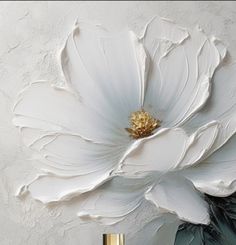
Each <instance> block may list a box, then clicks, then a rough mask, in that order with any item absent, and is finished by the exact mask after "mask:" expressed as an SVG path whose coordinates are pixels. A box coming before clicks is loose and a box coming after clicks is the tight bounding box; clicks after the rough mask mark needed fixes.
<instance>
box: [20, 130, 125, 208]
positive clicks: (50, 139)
mask: <svg viewBox="0 0 236 245" xmlns="http://www.w3.org/2000/svg"><path fill="white" fill-rule="evenodd" d="M31 133H32V130H31ZM31 148H32V149H33V150H35V151H36V153H35V154H34V157H33V159H34V160H37V163H38V167H39V168H40V169H41V170H43V172H44V173H43V174H40V175H39V176H38V177H36V178H35V179H34V180H33V181H31V182H30V183H27V184H24V185H23V186H21V187H20V192H19V193H18V195H19V194H22V193H23V192H25V191H29V192H30V193H31V195H32V196H33V197H34V198H35V199H37V200H40V201H41V202H43V203H49V202H55V201H60V200H65V199H69V198H71V197H73V196H75V195H79V194H81V193H83V192H87V191H90V190H92V189H94V188H95V187H97V186H98V185H101V183H103V182H105V181H107V180H108V179H110V178H111V175H112V171H113V170H114V169H116V168H117V166H118V163H119V161H120V159H121V158H122V155H123V154H124V152H125V150H126V147H125V146H109V145H102V144H95V143H92V142H87V141H85V140H83V139H81V138H80V137H78V136H75V135H65V134H58V135H50V136H45V137H41V138H38V140H37V141H34V142H33V143H32V144H31Z"/></svg>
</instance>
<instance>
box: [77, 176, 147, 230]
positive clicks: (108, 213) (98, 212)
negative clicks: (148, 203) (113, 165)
mask: <svg viewBox="0 0 236 245" xmlns="http://www.w3.org/2000/svg"><path fill="white" fill-rule="evenodd" d="M150 183H151V182H150V179H147V178H146V179H135V180H134V179H126V178H122V177H116V178H113V179H112V180H111V181H109V182H107V183H105V184H104V185H103V186H101V187H99V188H98V189H96V190H95V191H93V192H90V193H87V194H84V196H83V197H82V198H83V202H82V203H81V204H80V205H79V207H78V208H79V212H78V216H79V217H81V218H82V219H84V220H96V221H98V222H101V223H103V224H106V225H111V224H115V223H117V222H120V221H122V220H123V219H124V218H125V217H126V216H127V215H129V214H131V213H132V212H133V211H135V210H136V209H137V208H138V207H139V206H140V205H141V203H142V202H143V201H144V198H143V193H144V192H145V191H146V190H147V188H148V186H149V185H150Z"/></svg>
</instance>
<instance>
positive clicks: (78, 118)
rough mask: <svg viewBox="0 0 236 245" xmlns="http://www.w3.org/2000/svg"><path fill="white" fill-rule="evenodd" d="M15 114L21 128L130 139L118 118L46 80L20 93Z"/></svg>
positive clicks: (113, 141)
mask: <svg viewBox="0 0 236 245" xmlns="http://www.w3.org/2000/svg"><path fill="white" fill-rule="evenodd" d="M97 106H98V107H99V106H100V105H99V104H97ZM14 113H15V118H14V120H13V122H14V124H15V125H16V126H18V127H20V128H33V129H38V130H39V131H42V130H43V131H47V132H51V133H55V132H56V133H69V134H74V135H78V136H81V137H82V138H84V139H88V140H90V141H93V142H98V143H108V144H121V143H125V142H126V143H127V142H128V141H130V139H129V137H127V134H126V132H125V130H124V128H121V127H122V126H121V125H119V122H118V121H117V122H113V121H112V120H113V119H112V118H110V120H108V119H105V118H104V117H103V115H101V114H98V113H97V112H95V111H93V110H91V109H89V108H88V107H86V106H85V105H84V104H83V103H81V102H80V101H79V99H78V98H77V97H76V96H75V95H73V94H72V93H70V92H68V91H66V90H65V89H58V88H54V87H52V86H50V84H49V83H47V82H43V81H39V82H35V83H32V84H30V85H29V86H28V87H26V88H25V89H24V90H23V91H22V92H21V93H20V94H19V97H18V100H17V102H16V104H15V107H14ZM98 129H99V130H98Z"/></svg>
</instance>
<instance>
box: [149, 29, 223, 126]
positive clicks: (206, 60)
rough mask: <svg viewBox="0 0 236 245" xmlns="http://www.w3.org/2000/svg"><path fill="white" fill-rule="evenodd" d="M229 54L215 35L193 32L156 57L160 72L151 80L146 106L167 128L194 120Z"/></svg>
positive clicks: (199, 31)
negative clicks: (214, 76) (216, 74)
mask: <svg viewBox="0 0 236 245" xmlns="http://www.w3.org/2000/svg"><path fill="white" fill-rule="evenodd" d="M225 54H226V49H225V47H224V46H223V45H222V44H221V43H220V42H219V41H218V40H216V39H215V38H214V37H211V38H208V37H207V36H206V35H205V34H204V33H203V32H202V30H200V29H199V28H196V29H195V30H193V31H190V36H189V38H187V39H186V40H184V41H183V42H182V43H179V44H178V45H177V46H176V47H175V48H174V49H172V50H171V52H169V53H168V54H167V55H165V56H163V57H161V58H160V59H159V60H157V62H156V61H155V60H154V66H153V70H152V72H153V73H155V74H159V75H158V78H156V79H155V80H156V81H155V82H156V83H157V84H156V85H155V86H154V85H152V84H153V83H154V82H150V87H148V89H147V94H146V102H145V104H146V108H148V109H149V110H152V111H153V113H155V114H156V116H157V117H158V118H159V119H161V120H162V125H163V126H164V127H165V126H166V127H172V126H176V125H181V124H182V123H183V122H185V121H187V120H188V119H190V118H191V117H192V116H193V115H194V114H195V113H196V112H197V111H199V110H200V109H201V108H202V107H203V106H204V105H205V103H206V101H207V99H208V98H209V96H210V92H211V78H212V76H213V74H214V71H215V69H216V68H217V67H218V65H219V64H220V62H221V61H222V60H223V58H224V57H225ZM155 69H156V70H155Z"/></svg>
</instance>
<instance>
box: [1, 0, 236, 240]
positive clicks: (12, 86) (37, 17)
mask: <svg viewBox="0 0 236 245" xmlns="http://www.w3.org/2000/svg"><path fill="white" fill-rule="evenodd" d="M154 15H160V16H162V17H166V18H170V19H172V20H174V21H175V22H177V23H178V24H179V25H182V26H184V27H187V28H193V27H194V26H195V25H197V24H199V25H200V26H201V27H202V28H203V29H204V30H205V32H206V33H207V34H214V35H215V36H217V37H218V38H220V39H221V40H222V41H223V42H224V43H225V44H226V45H227V47H228V51H229V54H230V56H229V59H232V60H235V59H236V2H233V1H232V2H231V1H228V2H227V1H226V2H223V1H221V2H214V1H192V2H184V1H183V2H177V1H176V2H171V1H162V2H154V1H150V2H144V1H140V2H135V1H132V2H131V1H130V2H92V1H88V2H86V1H84V2H79V1H78V2H40V1H39V2H36V1H35V2H0V227H1V228H0V244H1V245H5V244H6V245H8V244H13V245H18V244H24V245H27V244H40V245H41V244H42V245H44V244H48V245H53V244H57V245H64V244H68V245H73V244H81V245H82V244H101V240H98V238H99V239H100V237H101V233H103V232H106V231H107V232H108V231H116V232H119V231H121V232H125V231H127V230H129V229H131V227H132V226H133V220H132V219H133V218H134V217H135V218H136V220H137V222H136V226H137V227H136V228H135V229H138V228H139V226H140V224H141V223H142V222H144V221H146V220H148V218H150V217H151V215H152V209H151V206H148V207H143V208H145V210H146V212H143V215H141V214H134V217H130V218H129V219H127V220H126V221H125V223H124V224H122V225H117V226H115V227H112V228H106V227H102V226H99V225H97V224H92V225H91V224H88V225H86V224H84V225H81V224H80V221H79V220H78V218H77V217H76V215H75V214H76V199H75V200H72V201H71V202H69V203H63V204H61V205H59V206H50V207H45V206H43V205H42V204H41V203H39V202H37V201H35V200H33V199H32V198H31V197H30V196H26V197H24V198H23V199H19V198H16V197H14V194H15V192H16V190H17V187H18V186H19V185H20V184H22V182H23V180H27V179H30V177H32V176H33V175H34V173H36V170H35V169H34V166H33V161H31V159H30V157H31V153H30V151H29V150H28V149H27V148H25V147H24V146H23V144H22V142H21V138H20V135H19V133H18V131H17V129H16V128H15V127H14V126H13V125H12V122H11V120H12V106H13V104H14V101H15V99H16V95H17V93H18V92H19V91H20V89H21V88H22V87H23V86H24V85H26V84H28V83H29V82H31V81H34V80H38V79H45V80H50V81H52V82H56V83H61V82H63V80H62V77H61V74H60V67H59V62H58V51H59V50H60V49H61V48H62V46H63V44H64V42H65V39H66V37H67V35H68V34H69V32H70V31H71V30H72V27H73V24H74V22H75V20H76V19H77V18H78V19H79V20H89V21H95V22H99V23H102V24H103V25H105V26H107V27H108V28H109V29H113V30H119V29H121V28H122V27H123V26H125V25H128V26H129V27H130V28H131V29H133V30H136V31H138V30H141V28H142V27H143V25H144V24H145V23H146V22H147V21H148V20H149V19H150V18H151V17H152V16H154ZM42 100H43V98H42Z"/></svg>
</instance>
